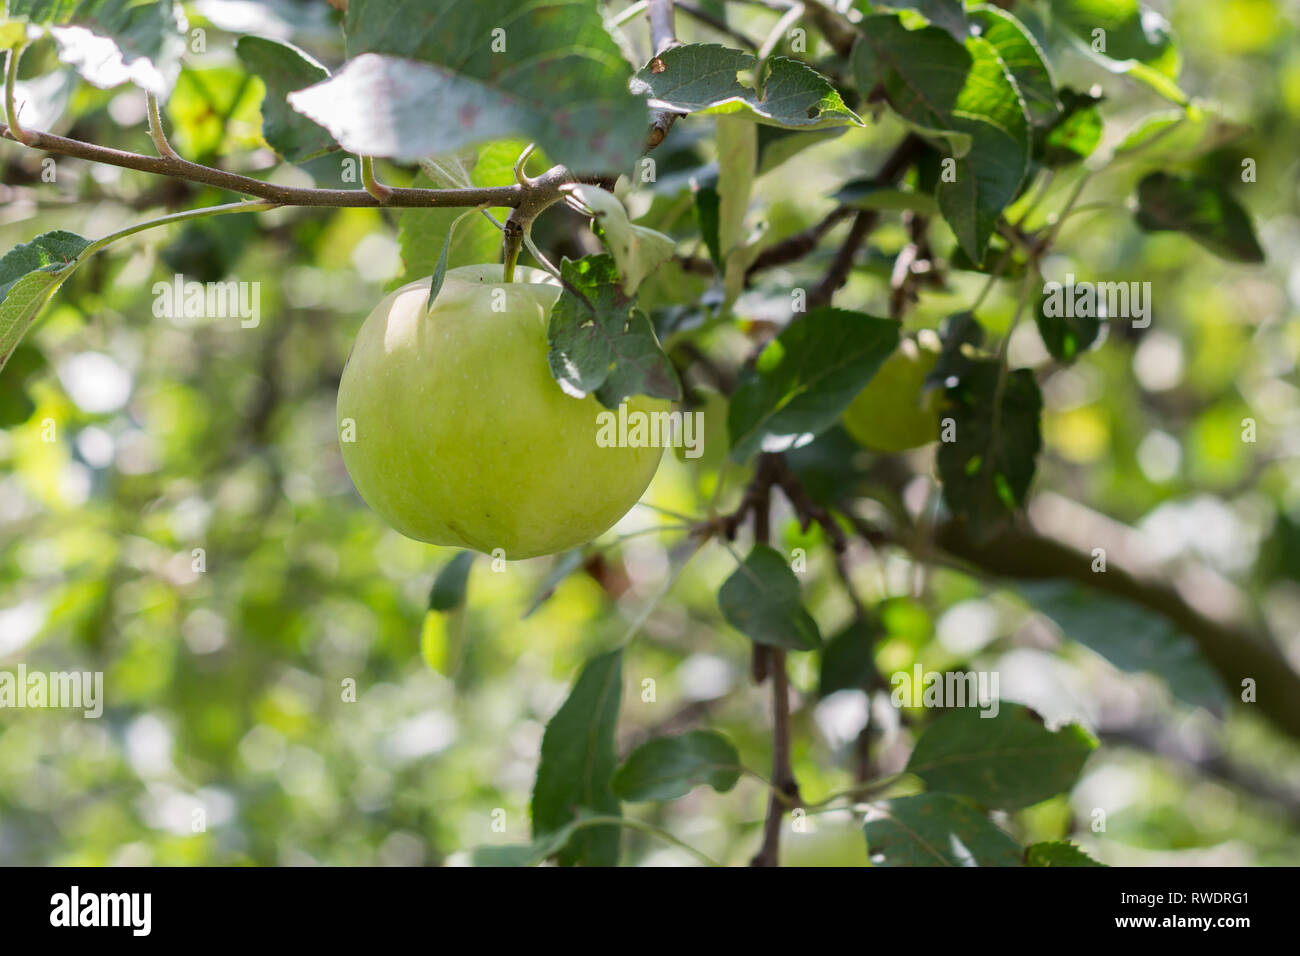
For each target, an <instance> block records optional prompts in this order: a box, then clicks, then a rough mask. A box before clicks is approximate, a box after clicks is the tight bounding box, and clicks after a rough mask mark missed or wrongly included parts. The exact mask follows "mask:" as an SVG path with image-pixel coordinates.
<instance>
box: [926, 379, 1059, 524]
mask: <svg viewBox="0 0 1300 956" xmlns="http://www.w3.org/2000/svg"><path fill="white" fill-rule="evenodd" d="M1000 369H1001V365H1000V363H999V362H997V361H996V360H988V359H981V360H978V361H974V360H973V361H972V362H971V363H970V365H969V366H968V368H967V370H966V372H965V374H963V375H962V376H961V379H960V381H959V383H958V385H957V387H956V388H953V389H949V390H948V400H949V404H948V407H947V409H946V410H945V412H944V419H946V418H948V417H951V418H952V419H953V422H954V425H955V431H956V434H955V440H954V441H941V442H940V444H939V453H938V465H939V475H940V477H941V478H942V479H943V496H944V500H945V501H946V502H947V504H948V507H949V508H950V509H951V510H952V511H953V513H954V514H956V515H959V516H961V517H962V518H964V519H965V520H966V521H967V523H968V524H969V525H970V528H971V532H972V534H973V535H974V537H975V538H976V539H977V540H986V539H987V538H988V537H990V536H991V535H992V534H993V533H994V532H996V531H997V529H998V528H999V527H1000V526H1001V525H1002V524H1003V523H1004V522H1005V521H1006V520H1007V519H1008V518H1010V516H1011V514H1012V513H1013V512H1014V511H1015V510H1016V509H1017V508H1019V507H1020V506H1021V505H1022V504H1024V501H1025V495H1026V494H1027V493H1028V491H1029V483H1030V481H1032V480H1033V477H1034V459H1035V457H1036V456H1037V455H1038V450H1039V448H1040V447H1041V446H1042V437H1041V435H1040V434H1039V416H1040V414H1041V412H1042V408H1043V397H1042V395H1041V394H1040V392H1039V390H1038V383H1037V382H1036V381H1035V380H1034V373H1033V372H1032V371H1031V370H1030V369H1025V368H1022V369H1016V370H1014V371H1009V372H1007V373H1006V380H1005V383H1004V385H1003V387H1002V390H1001V401H1000V402H999V401H998V400H997V395H998V379H999V372H1000ZM995 406H996V410H995ZM944 419H941V421H940V426H941V437H943V433H944V431H945V430H946V424H945V421H944Z"/></svg>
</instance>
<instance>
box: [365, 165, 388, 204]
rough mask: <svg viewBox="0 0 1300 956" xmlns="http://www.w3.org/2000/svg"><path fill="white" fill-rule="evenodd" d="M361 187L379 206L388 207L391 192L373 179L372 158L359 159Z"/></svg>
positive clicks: (373, 167)
mask: <svg viewBox="0 0 1300 956" xmlns="http://www.w3.org/2000/svg"><path fill="white" fill-rule="evenodd" d="M361 185H363V186H365V187H366V192H368V193H370V195H372V196H374V197H375V199H376V200H378V202H379V203H380V205H385V206H386V205H388V203H389V202H390V201H391V200H392V198H393V190H392V189H391V188H389V187H388V186H385V185H384V184H383V183H381V182H380V181H379V180H378V179H376V178H375V159H374V157H373V156H362V157H361Z"/></svg>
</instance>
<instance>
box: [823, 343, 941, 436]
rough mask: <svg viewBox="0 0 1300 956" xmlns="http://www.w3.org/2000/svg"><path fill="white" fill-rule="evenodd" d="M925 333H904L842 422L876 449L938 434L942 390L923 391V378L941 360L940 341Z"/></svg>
mask: <svg viewBox="0 0 1300 956" xmlns="http://www.w3.org/2000/svg"><path fill="white" fill-rule="evenodd" d="M932 338H933V336H926V337H925V338H924V339H922V340H921V342H920V343H918V341H917V340H916V339H911V338H904V339H902V341H900V342H899V343H898V348H897V349H895V350H894V352H893V354H892V355H890V356H889V358H887V359H885V361H884V364H883V365H881V366H880V369H879V370H878V371H877V372H876V374H875V375H874V376H873V377H872V379H871V381H869V382H868V383H867V386H866V388H864V389H863V390H862V391H861V392H859V393H858V396H857V398H855V399H853V403H852V404H851V405H849V407H848V408H847V409H846V410H845V412H844V427H845V428H846V429H847V430H848V432H849V434H850V435H852V436H853V437H854V438H855V439H857V441H858V442H859V443H860V444H862V445H865V446H866V447H867V448H873V449H875V450H876V451H904V450H906V449H908V448H916V447H918V446H920V445H924V444H926V443H927V442H932V441H934V440H935V439H936V438H938V437H939V411H940V408H941V407H942V402H943V395H942V392H943V390H942V389H934V390H933V391H931V392H930V394H929V395H928V396H926V395H925V393H924V385H925V377H926V375H928V374H930V370H931V369H932V368H934V363H935V362H936V361H938V359H939V345H938V343H937V342H935V341H931V339H932Z"/></svg>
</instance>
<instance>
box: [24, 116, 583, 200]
mask: <svg viewBox="0 0 1300 956" xmlns="http://www.w3.org/2000/svg"><path fill="white" fill-rule="evenodd" d="M21 133H22V135H25V136H27V137H29V140H30V142H31V143H32V144H34V145H38V146H39V148H40V149H41V150H43V151H45V152H47V153H54V154H56V155H59V156H70V157H72V158H74V159H85V160H88V161H90V162H95V163H103V164H105V165H108V166H120V167H122V168H123V169H135V170H139V171H140V172H144V173H154V174H155V175H158V176H170V177H172V178H173V179H181V180H185V181H187V182H192V183H198V184H200V185H203V186H215V187H217V188H218V189H228V190H230V191H231V192H236V193H241V194H243V195H245V196H253V197H255V198H257V199H265V200H266V201H268V202H273V203H275V204H276V205H277V206H349V207H357V206H360V207H368V206H381V205H384V206H396V207H404V208H411V207H429V208H453V207H468V206H488V207H492V206H506V207H510V208H517V207H519V206H521V205H524V204H526V203H527V204H536V203H537V202H539V201H540V200H542V199H544V198H545V199H549V200H550V201H554V199H558V198H560V192H559V187H560V186H562V185H564V184H565V183H593V184H596V185H599V184H601V183H603V182H606V181H607V178H606V177H601V176H575V175H574V174H572V173H570V172H569V171H568V170H566V169H565V168H564V167H563V166H555V167H552V168H551V170H549V171H548V172H547V173H545V174H543V175H542V176H538V177H536V184H537V185H536V187H535V189H528V188H525V187H523V186H520V185H519V184H517V183H516V184H515V185H513V186H483V187H474V188H470V189H414V188H410V187H401V186H389V187H386V188H388V189H390V190H391V191H392V198H391V199H390V200H389V201H388V202H386V203H381V202H380V201H379V200H377V199H376V198H375V197H374V196H372V195H370V194H369V193H367V192H366V191H365V190H364V189H315V188H311V187H305V186H280V185H277V184H275V183H268V182H263V181H262V180H260V179H253V178H252V177H251V176H241V175H240V174H238V173H231V172H227V171H225V170H224V169H214V168H213V167H211V166H203V165H201V164H199V163H192V162H190V161H188V160H185V159H172V158H170V157H166V156H145V155H143V154H141V153H131V152H127V151H126V150H121V149H113V148H112V147H109V146H98V145H96V144H94V143H84V142H82V141H80V140H76V139H68V138H67V137H64V136H55V135H54V134H53V133H37V132H33V131H30V130H23V131H21ZM0 137H3V138H5V139H10V140H13V141H14V142H17V143H22V142H23V140H22V138H21V137H20V135H19V134H18V133H16V132H15V131H14V129H13V128H12V127H11V126H10V125H9V124H6V123H0ZM552 174H554V175H552ZM543 193H544V194H545V195H543ZM552 193H553V194H554V196H553V198H552V197H551V194H552ZM547 204H548V205H549V201H548V203H547Z"/></svg>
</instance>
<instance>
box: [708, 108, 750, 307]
mask: <svg viewBox="0 0 1300 956" xmlns="http://www.w3.org/2000/svg"><path fill="white" fill-rule="evenodd" d="M717 141H718V181H717V187H716V188H717V191H718V250H719V252H721V254H722V262H721V272H722V289H723V308H725V309H729V308H731V306H732V304H733V303H734V302H735V301H736V299H737V298H738V297H739V296H740V294H741V292H743V291H744V289H745V275H746V273H747V272H748V270H749V266H750V264H751V263H753V261H754V259H755V257H756V256H757V255H758V245H757V243H753V244H751V242H750V238H751V237H750V234H749V231H748V229H747V228H746V225H745V218H746V215H747V213H748V212H749V201H750V197H751V195H752V193H753V191H754V178H755V176H756V174H757V168H758V127H757V126H756V125H755V124H753V123H747V122H745V121H744V120H742V119H739V118H737V117H735V116H719V117H718V135H717Z"/></svg>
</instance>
